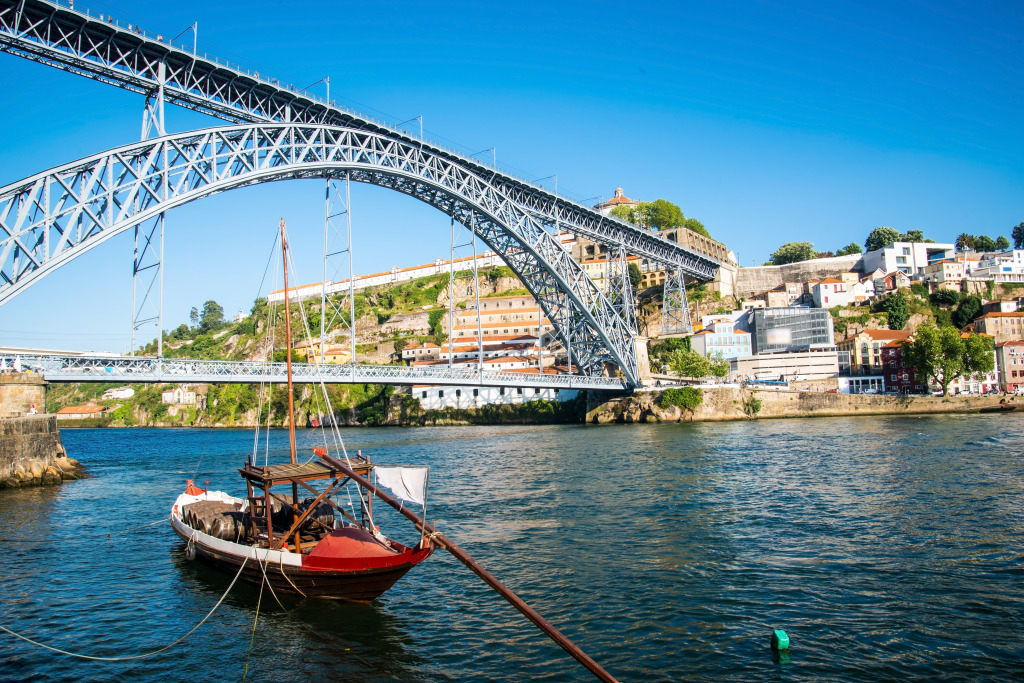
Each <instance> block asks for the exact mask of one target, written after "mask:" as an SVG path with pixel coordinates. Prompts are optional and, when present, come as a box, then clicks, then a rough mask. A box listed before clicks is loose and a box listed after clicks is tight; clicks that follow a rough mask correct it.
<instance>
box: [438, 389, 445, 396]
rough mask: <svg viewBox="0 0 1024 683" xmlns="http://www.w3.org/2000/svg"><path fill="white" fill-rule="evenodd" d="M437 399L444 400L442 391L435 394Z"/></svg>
mask: <svg viewBox="0 0 1024 683" xmlns="http://www.w3.org/2000/svg"><path fill="white" fill-rule="evenodd" d="M437 397H438V398H444V391H443V390H442V391H439V392H437Z"/></svg>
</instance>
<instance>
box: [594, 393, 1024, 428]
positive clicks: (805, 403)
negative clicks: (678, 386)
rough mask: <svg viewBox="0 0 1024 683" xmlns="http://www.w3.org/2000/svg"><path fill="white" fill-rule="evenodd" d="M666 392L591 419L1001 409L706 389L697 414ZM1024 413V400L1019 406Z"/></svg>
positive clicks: (963, 399)
mask: <svg viewBox="0 0 1024 683" xmlns="http://www.w3.org/2000/svg"><path fill="white" fill-rule="evenodd" d="M663 393H664V392H663V391H638V392H636V393H634V394H632V395H630V396H624V397H611V396H607V397H601V396H591V398H590V399H589V401H588V403H587V414H586V421H587V422H588V423H593V424H609V423H629V422H682V421H687V422H690V421H693V422H704V421H722V420H749V419H752V418H764V417H772V418H779V417H837V416H850V415H915V414H931V413H956V412H978V411H979V410H981V409H983V408H993V407H998V406H999V401H1000V400H1001V399H1000V397H998V396H945V397H938V396H897V395H874V394H831V393H827V392H815V391H775V390H763V389H741V388H729V387H722V388H710V389H703V390H702V391H701V401H700V404H699V405H697V406H695V407H694V408H693V409H692V410H687V409H684V408H681V407H679V406H675V405H667V404H666V402H665V401H664V400H663V399H662V394H663ZM1018 410H1020V411H1021V412H1022V413H1024V401H1021V403H1020V407H1019V408H1018Z"/></svg>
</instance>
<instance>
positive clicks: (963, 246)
mask: <svg viewBox="0 0 1024 683" xmlns="http://www.w3.org/2000/svg"><path fill="white" fill-rule="evenodd" d="M975 242H977V240H976V239H975V238H974V236H973V235H968V234H967V233H966V232H962V233H960V235H959V236H958V237H957V238H956V242H955V243H954V246H955V247H956V248H957V250H958V251H966V250H968V249H974V245H975Z"/></svg>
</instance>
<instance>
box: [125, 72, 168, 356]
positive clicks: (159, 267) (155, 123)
mask: <svg viewBox="0 0 1024 683" xmlns="http://www.w3.org/2000/svg"><path fill="white" fill-rule="evenodd" d="M166 80H167V74H166V69H165V65H164V63H163V62H160V64H159V67H158V69H157V87H156V90H154V91H153V92H151V93H149V94H148V95H146V103H145V105H144V106H143V109H142V139H143V140H148V139H149V138H150V136H151V135H152V134H153V133H154V132H155V133H156V136H157V137H160V136H162V135H164V134H165V132H166V130H165V128H164V83H165V81H166ZM162 180H163V182H162V183H161V184H162V186H163V187H162V188H161V194H162V195H163V198H164V199H165V200H166V199H167V182H166V177H164V178H163V179H162ZM135 207H136V210H138V208H139V199H138V196H136V198H135ZM148 223H149V224H148V225H147V224H145V223H143V224H140V225H136V226H135V252H134V258H133V260H132V326H131V344H130V349H131V353H132V355H134V354H135V333H136V332H137V331H138V330H139V328H140V327H142V326H144V325H147V324H149V323H154V322H155V323H156V348H157V353H156V355H157V357H158V358H163V355H164V213H162V212H161V213H160V215H159V216H157V217H156V218H155V219H154V220H152V221H150V222H148ZM157 230H159V231H160V239H159V241H158V242H156V243H155V242H154V237H155V236H156V232H157ZM140 236H141V238H142V240H141V242H142V248H141V250H140V248H139V242H140V240H139V238H140ZM154 287H156V289H157V291H156V294H155V295H154V293H153V288H154ZM154 297H155V298H154Z"/></svg>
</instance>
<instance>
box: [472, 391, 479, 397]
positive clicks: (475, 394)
mask: <svg viewBox="0 0 1024 683" xmlns="http://www.w3.org/2000/svg"><path fill="white" fill-rule="evenodd" d="M479 395H480V390H479V389H474V390H473V398H476V397H477V396H479Z"/></svg>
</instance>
